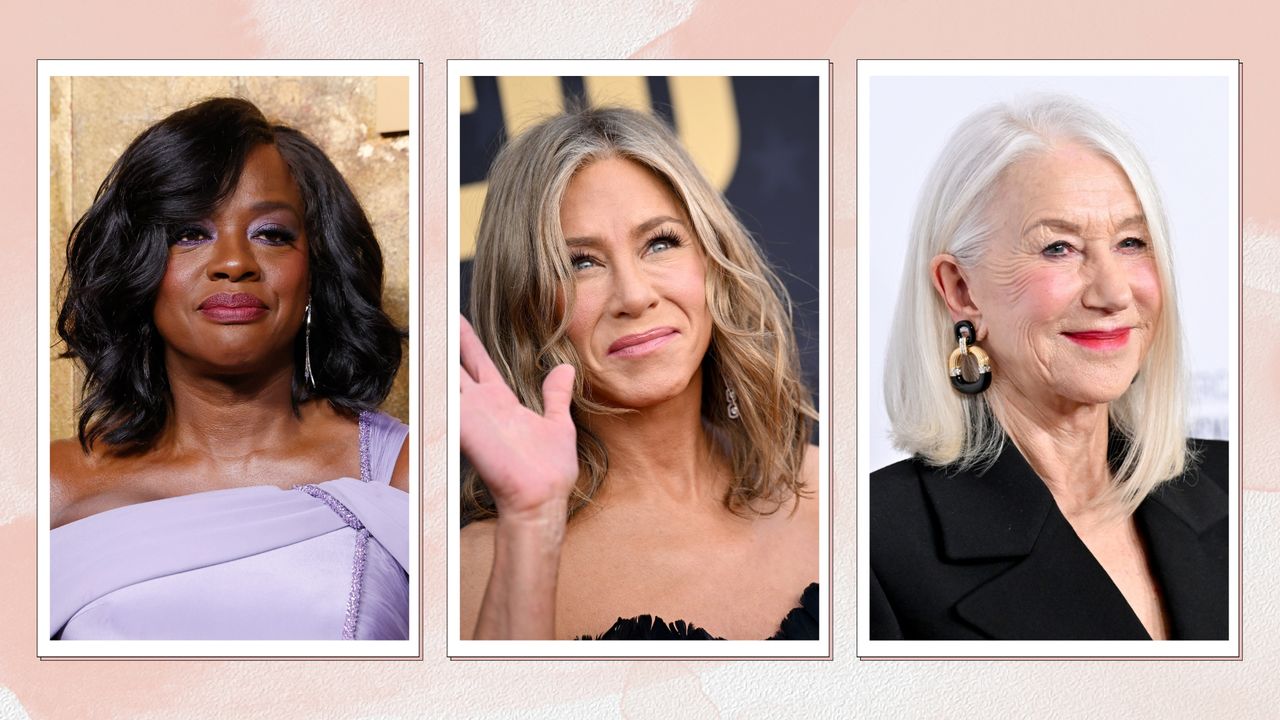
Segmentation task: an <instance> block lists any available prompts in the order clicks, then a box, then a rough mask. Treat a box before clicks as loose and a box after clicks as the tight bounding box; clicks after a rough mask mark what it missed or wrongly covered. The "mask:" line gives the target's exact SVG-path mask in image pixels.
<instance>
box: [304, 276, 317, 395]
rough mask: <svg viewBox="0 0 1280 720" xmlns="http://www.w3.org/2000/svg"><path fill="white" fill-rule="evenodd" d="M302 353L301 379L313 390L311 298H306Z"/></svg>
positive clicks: (314, 382) (314, 385) (314, 380)
mask: <svg viewBox="0 0 1280 720" xmlns="http://www.w3.org/2000/svg"><path fill="white" fill-rule="evenodd" d="M302 351H303V356H302V377H303V378H305V379H306V381H307V387H309V388H311V389H312V390H315V389H316V379H315V376H314V375H312V374H311V298H307V329H306V332H305V333H304V334H303V339H302Z"/></svg>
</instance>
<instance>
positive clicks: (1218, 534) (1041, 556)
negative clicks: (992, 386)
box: [869, 439, 1228, 640]
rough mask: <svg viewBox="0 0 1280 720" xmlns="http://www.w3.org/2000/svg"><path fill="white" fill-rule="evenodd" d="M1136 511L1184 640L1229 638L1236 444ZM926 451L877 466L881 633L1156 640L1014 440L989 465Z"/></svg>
mask: <svg viewBox="0 0 1280 720" xmlns="http://www.w3.org/2000/svg"><path fill="white" fill-rule="evenodd" d="M1193 448H1194V449H1195V450H1197V451H1198V453H1199V462H1198V463H1196V464H1195V466H1194V467H1191V468H1190V469H1189V470H1188V471H1187V472H1186V473H1185V474H1183V475H1182V476H1180V477H1179V478H1177V479H1175V480H1171V481H1169V482H1167V483H1165V484H1163V485H1161V486H1160V487H1159V488H1157V489H1156V490H1155V491H1154V492H1153V493H1151V495H1149V496H1148V497H1147V498H1146V500H1144V501H1143V502H1142V505H1140V506H1139V507H1138V510H1137V512H1136V514H1135V518H1136V521H1137V526H1138V532H1139V533H1140V534H1141V536H1142V538H1143V540H1144V541H1145V543H1146V546H1147V557H1148V561H1149V562H1150V564H1151V570H1152V572H1153V574H1154V575H1155V579H1156V582H1157V583H1158V584H1159V587H1160V590H1161V593H1162V597H1163V600H1164V607H1165V612H1166V615H1167V618H1168V622H1169V630H1170V637H1171V638H1172V639H1175V640H1225V639H1226V638H1227V618H1228V608H1227V583H1228V578H1227V540H1228V538H1227V458H1228V456H1227V453H1228V449H1227V444H1226V443H1225V442H1220V441H1193ZM948 470H949V469H948V468H936V467H932V466H929V465H926V464H924V463H923V462H921V461H920V460H919V459H911V460H903V461H902V462H899V463H895V464H893V465H890V466H888V467H885V468H882V469H880V470H877V471H876V472H874V473H872V474H871V501H870V505H871V506H870V513H869V517H870V521H871V547H870V553H871V638H872V639H874V640H904V639H905V640H981V639H999V640H1149V639H1150V636H1149V635H1148V634H1147V631H1146V629H1145V628H1144V627H1143V625H1142V623H1141V622H1140V621H1139V620H1138V617H1137V615H1135V614H1134V613H1133V610H1132V609H1130V607H1129V604H1128V602H1127V601H1126V600H1125V599H1124V596H1123V595H1122V594H1121V593H1120V590H1119V589H1118V588H1117V587H1116V586H1115V584H1114V583H1113V582H1112V581H1111V578H1110V576H1108V575H1107V573H1106V571H1105V570H1103V569H1102V566H1101V565H1100V564H1098V561H1097V560H1096V559H1094V557H1093V555H1092V554H1091V553H1090V552H1089V550H1088V548H1086V547H1085V545H1084V543H1083V542H1082V541H1081V540H1080V538H1079V536H1077V535H1076V533H1075V531H1074V530H1073V529H1072V528H1071V525H1070V524H1069V523H1068V522H1067V520H1066V518H1065V517H1063V515H1062V513H1061V512H1060V511H1059V510H1058V506H1057V504H1056V503H1055V502H1054V501H1053V496H1052V495H1050V493H1049V489H1048V488H1047V487H1045V485H1044V482H1043V481H1042V480H1041V479H1040V478H1039V476H1037V475H1036V474H1035V472H1034V471H1033V470H1032V469H1031V466H1030V465H1028V464H1027V461H1026V459H1024V458H1023V457H1022V454H1021V453H1020V452H1018V449H1017V448H1016V447H1015V446H1014V444H1013V443H1012V442H1011V441H1008V440H1007V439H1006V441H1005V444H1004V451H1003V452H1002V453H1001V454H1000V457H999V458H998V459H997V460H996V462H995V464H994V465H992V466H991V468H990V469H988V470H987V471H986V472H985V473H982V474H980V475H979V474H977V473H974V472H960V473H956V474H952V475H948V474H947V473H948Z"/></svg>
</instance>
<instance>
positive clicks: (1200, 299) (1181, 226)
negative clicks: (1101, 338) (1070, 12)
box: [858, 76, 1238, 470]
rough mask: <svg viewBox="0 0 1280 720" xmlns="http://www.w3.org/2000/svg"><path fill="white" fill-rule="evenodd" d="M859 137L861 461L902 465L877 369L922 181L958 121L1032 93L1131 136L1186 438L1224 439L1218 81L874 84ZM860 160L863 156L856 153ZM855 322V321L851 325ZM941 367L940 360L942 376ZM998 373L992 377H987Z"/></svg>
mask: <svg viewBox="0 0 1280 720" xmlns="http://www.w3.org/2000/svg"><path fill="white" fill-rule="evenodd" d="M869 87H870V101H869V102H868V109H867V110H868V113H869V117H870V124H869V132H868V150H869V152H867V155H868V156H869V161H870V165H869V177H868V180H867V190H868V193H869V198H870V201H869V203H868V204H869V206H870V207H869V208H867V210H869V213H868V218H869V221H870V222H869V227H870V232H869V233H867V235H868V236H867V237H859V239H858V252H859V262H860V263H869V268H868V270H869V272H868V273H867V274H866V275H863V277H870V286H871V287H870V298H869V301H868V305H869V308H868V309H869V312H868V313H867V314H866V315H864V317H868V318H869V324H870V345H869V347H865V348H861V347H860V348H859V352H869V353H870V368H871V376H870V377H869V378H860V388H859V392H862V393H870V406H871V407H870V418H869V421H870V426H869V429H870V463H869V464H868V465H867V466H866V467H867V468H868V469H869V470H875V469H878V468H881V467H884V466H885V465H888V464H890V463H893V462H896V461H898V460H901V459H903V458H905V457H906V453H903V452H901V451H899V450H897V449H896V448H894V447H893V445H892V443H891V442H890V440H889V418H888V415H887V413H886V411H885V406H884V368H885V363H886V361H887V358H886V357H885V353H886V348H887V346H888V338H889V330H890V327H891V325H892V323H893V314H894V308H895V307H896V305H897V299H898V286H899V283H900V281H901V278H902V272H903V259H904V257H905V254H906V247H907V242H908V238H909V236H910V228H911V221H912V218H913V216H914V213H915V207H916V203H917V201H918V199H919V196H920V191H921V188H922V187H923V185H924V181H925V178H926V176H927V175H928V173H929V171H930V169H931V168H932V167H933V163H934V162H935V160H936V159H937V157H938V155H939V154H940V153H941V151H942V148H943V146H944V145H945V144H946V142H947V140H948V138H949V137H950V136H951V133H952V132H953V131H954V130H955V128H956V127H957V126H958V125H959V124H960V122H961V121H962V120H963V119H964V118H966V117H968V116H969V115H970V114H972V113H973V112H975V111H977V110H979V109H981V108H984V107H986V106H989V105H991V104H994V103H997V102H1004V101H1008V100H1012V99H1015V98H1018V97H1021V96H1025V95H1028V94H1033V93H1063V94H1068V95H1073V96H1075V97H1078V98H1080V99H1082V100H1084V101H1086V102H1088V103H1089V104H1091V105H1092V106H1093V107H1095V108H1096V109H1097V110H1098V111H1100V112H1101V113H1103V114H1104V115H1106V116H1107V117H1108V118H1110V119H1111V120H1112V121H1113V122H1115V123H1117V124H1119V125H1120V127H1121V128H1122V129H1124V130H1125V131H1126V132H1128V133H1129V135H1130V137H1132V138H1133V139H1134V141H1135V143H1136V144H1137V146H1138V149H1139V151H1140V152H1141V153H1142V154H1143V156H1144V157H1145V158H1146V160H1147V163H1148V164H1149V165H1150V167H1151V171H1152V174H1153V175H1154V177H1155V181H1156V186H1157V188H1158V190H1159V192H1160V195H1161V199H1162V200H1163V202H1164V207H1165V213H1166V215H1167V217H1168V220H1169V228H1170V240H1171V243H1172V255H1173V267H1174V275H1175V284H1176V288H1177V294H1178V308H1179V311H1180V312H1181V315H1182V337H1183V355H1184V359H1185V360H1186V362H1187V365H1188V372H1189V375H1190V383H1191V384H1190V400H1191V403H1190V412H1189V417H1188V422H1189V431H1190V433H1191V435H1192V436H1194V437H1202V438H1212V439H1226V438H1227V436H1228V429H1229V413H1230V409H1229V405H1230V402H1229V383H1230V382H1231V378H1232V377H1233V376H1234V375H1233V373H1231V372H1230V368H1229V363H1230V360H1229V358H1230V357H1231V353H1230V352H1229V346H1228V343H1229V338H1230V337H1231V335H1230V324H1231V323H1232V322H1235V318H1236V316H1235V314H1234V313H1233V312H1232V309H1231V306H1230V298H1231V297H1232V296H1233V295H1234V293H1232V292H1230V289H1231V287H1232V283H1235V282H1237V277H1238V274H1237V272H1236V269H1235V268H1233V267H1232V262H1231V258H1232V257H1233V255H1234V253H1233V252H1231V248H1232V247H1233V246H1234V245H1235V244H1236V243H1237V238H1236V237H1235V236H1233V235H1230V234H1229V232H1228V228H1229V217H1230V213H1229V211H1230V207H1231V206H1230V203H1233V202H1235V200H1234V198H1233V197H1232V193H1231V192H1230V187H1231V183H1230V182H1229V181H1230V179H1231V178H1230V176H1229V172H1230V170H1229V168H1230V163H1229V143H1228V138H1229V136H1230V130H1231V128H1230V124H1229V123H1230V112H1229V111H1230V105H1229V104H1228V103H1229V102H1230V94H1229V91H1230V87H1229V83H1228V81H1227V80H1226V79H1225V78H1223V77H1220V76H1219V77H1124V76H1105V77H1032V76H1026V77H992V76H981V77H979V76H974V77H937V76H917V77H905V76H873V77H872V78H871V79H870V86H869ZM860 151H861V148H860ZM861 314H862V313H860V315H861ZM945 362H946V358H938V372H944V365H945ZM997 371H998V370H997Z"/></svg>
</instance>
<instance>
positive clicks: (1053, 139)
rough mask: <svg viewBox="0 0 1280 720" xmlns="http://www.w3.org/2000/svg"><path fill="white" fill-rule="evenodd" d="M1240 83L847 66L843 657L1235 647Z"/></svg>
mask: <svg viewBox="0 0 1280 720" xmlns="http://www.w3.org/2000/svg"><path fill="white" fill-rule="evenodd" d="M1239 78H1240V64H1239V62H1237V61H1235V60H1214V61H917V60H911V61H888V60H863V61H859V62H858V67H857V83H858V85H857V178H858V183H857V208H858V215H857V232H858V238H857V247H858V325H857V332H858V358H857V362H858V443H857V447H858V454H857V469H858V476H857V477H858V617H857V652H858V655H859V656H860V657H872V658H875V657H992V656H996V657H1187V656H1195V657H1227V658H1231V657H1239V656H1240V647H1241V646H1240V512H1239V510H1240V484H1239V477H1240V472H1239V461H1240V428H1239V418H1240V405H1239V387H1240V386H1239V382H1240V373H1239V358H1240V343H1241V339H1240V332H1239V328H1240V307H1239V299H1240V291H1239V288H1240V242H1241V241H1240V186H1239V178H1240V174H1239V170H1240V133H1239V117H1240V113H1239V103H1240V88H1239ZM1153 640H1156V641H1159V642H1152V641H1153Z"/></svg>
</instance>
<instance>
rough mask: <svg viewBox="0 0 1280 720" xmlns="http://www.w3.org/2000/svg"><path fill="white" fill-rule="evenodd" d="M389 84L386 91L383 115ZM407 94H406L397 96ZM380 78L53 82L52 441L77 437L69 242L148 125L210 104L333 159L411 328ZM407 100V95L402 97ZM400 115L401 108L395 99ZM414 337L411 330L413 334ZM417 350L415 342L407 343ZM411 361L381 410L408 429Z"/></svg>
mask: <svg viewBox="0 0 1280 720" xmlns="http://www.w3.org/2000/svg"><path fill="white" fill-rule="evenodd" d="M388 87H394V86H389V85H388V84H386V83H384V84H382V92H383V93H384V96H383V98H382V105H383V109H384V110H385V106H386V105H387V103H388V98H387V97H386V93H387V92H388V90H387V88H388ZM401 87H403V86H401ZM378 88H379V84H378V83H377V82H376V79H375V78H288V77H210V78H147V77H128V78H112V77H104V78H85V77H75V78H65V77H63V78H53V79H52V83H51V92H50V98H51V99H50V102H51V104H52V107H51V108H50V110H51V112H50V132H49V137H50V146H51V147H50V161H51V162H50V175H51V177H50V178H49V182H50V184H51V194H50V198H51V202H50V223H51V226H52V227H51V233H50V243H51V244H52V252H51V253H50V257H51V263H50V266H51V267H50V271H51V280H52V287H53V288H54V291H53V298H52V305H53V306H52V307H51V308H50V336H51V337H52V338H54V339H55V344H54V346H53V347H52V348H51V349H50V394H51V398H50V401H51V405H50V410H51V412H50V425H51V428H50V430H51V437H54V438H61V437H69V436H71V435H74V433H75V427H76V416H75V404H76V401H77V400H78V396H79V376H80V373H79V370H78V369H77V368H76V367H75V364H74V362H73V361H71V360H62V359H58V357H57V356H58V354H59V353H60V352H61V351H62V350H63V349H64V348H63V346H62V343H61V342H60V341H57V340H56V339H57V332H56V329H54V325H55V324H56V320H57V310H58V307H59V305H60V303H61V299H62V296H61V292H60V284H61V279H62V273H63V270H64V267H65V265H66V242H67V234H68V233H69V232H70V230H71V226H72V225H73V224H74V223H75V220H76V219H77V218H79V217H80V216H81V215H82V214H84V212H85V211H86V210H87V209H88V208H89V206H90V205H91V204H92V203H93V195H94V192H95V191H96V190H97V188H98V185H99V184H100V183H101V182H102V180H103V178H105V177H106V174H107V171H108V170H110V169H111V165H112V163H114V162H115V161H116V159H117V158H118V157H120V154H121V153H123V152H124V150H125V148H126V147H127V146H128V145H129V142H130V141H131V140H133V138H134V137H136V136H137V135H138V133H140V132H141V131H142V130H144V129H145V128H146V127H147V126H148V125H151V124H152V123H154V122H156V121H158V120H160V119H162V118H164V117H165V116H166V115H168V114H169V113H172V112H173V111H175V110H179V109H181V108H183V107H186V106H188V105H191V104H192V103H195V102H198V101H200V100H203V99H205V98H209V97H219V96H235V97H242V98H245V99H247V100H250V101H251V102H253V103H255V104H256V105H257V106H258V107H259V108H261V110H262V112H263V113H264V114H265V115H266V116H267V118H268V119H270V120H272V121H277V122H280V123H283V124H285V125H290V126H292V127H295V128H298V129H299V130H301V131H303V132H304V133H306V134H307V135H308V136H310V137H311V139H313V140H315V141H316V143H317V144H319V145H320V147H321V148H323V149H324V151H325V152H326V153H327V154H328V155H329V158H330V159H331V160H333V163H334V165H336V166H337V167H338V170H339V171H341V172H342V174H343V176H344V177H346V179H347V182H348V183H350V185H351V187H352V189H353V190H354V191H355V194H356V197H358V198H359V199H360V203H361V204H362V205H363V206H364V209H365V212H366V213H367V214H368V216H369V220H370V221H371V222H372V223H373V229H374V231H375V232H376V233H377V235H378V240H379V241H380V242H381V244H382V253H383V261H384V263H385V287H384V292H383V305H384V307H385V308H386V310H387V313H388V314H389V315H390V316H391V319H392V320H393V321H395V322H396V323H398V324H400V325H402V326H407V325H408V323H409V140H408V137H407V136H404V135H400V136H397V137H383V136H381V135H379V134H378V132H377V123H378V118H379V115H378V112H379V98H378ZM403 91H404V92H407V88H405V89H404V90H403ZM398 100H399V102H398V103H395V104H398V105H403V104H404V98H399V99H398ZM411 330H412V329H411ZM411 342H412V340H411ZM408 361H409V353H408V348H406V349H405V353H404V357H403V359H402V361H401V363H400V372H399V374H397V376H396V382H395V386H394V387H393V388H392V391H391V395H390V396H389V397H388V398H387V401H386V403H384V404H383V410H385V411H386V412H388V413H390V414H392V415H395V416H396V417H399V418H400V419H401V420H404V421H408V418H409V388H408V384H409V373H408V369H407V366H408Z"/></svg>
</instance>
